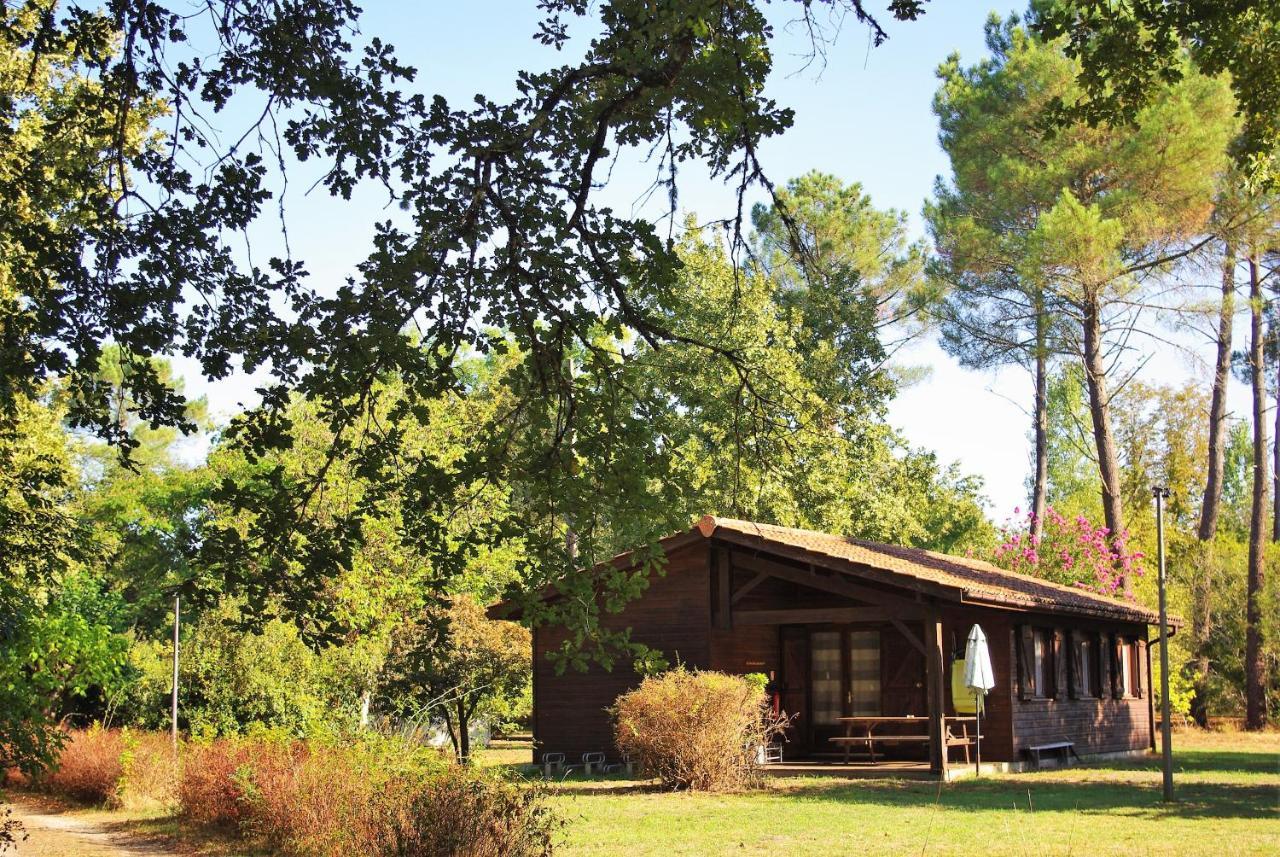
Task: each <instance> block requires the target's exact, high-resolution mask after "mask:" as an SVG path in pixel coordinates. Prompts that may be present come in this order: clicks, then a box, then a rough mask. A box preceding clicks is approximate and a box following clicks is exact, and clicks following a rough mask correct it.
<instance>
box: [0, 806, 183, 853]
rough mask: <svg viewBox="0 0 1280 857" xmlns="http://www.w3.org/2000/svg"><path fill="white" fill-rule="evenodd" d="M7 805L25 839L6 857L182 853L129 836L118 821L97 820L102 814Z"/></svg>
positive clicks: (133, 834)
mask: <svg viewBox="0 0 1280 857" xmlns="http://www.w3.org/2000/svg"><path fill="white" fill-rule="evenodd" d="M11 797H13V798H15V799H14V800H11V801H10V803H9V804H8V805H9V806H12V807H13V817H14V818H16V819H17V820H18V821H20V822H22V825H23V827H25V828H26V834H27V838H26V839H25V840H22V841H19V843H18V849H17V851H16V852H14V851H8V852H5V857H8V855H10V854H16V855H18V857H181V852H179V851H174V850H171V849H170V848H168V847H166V846H165V845H163V844H161V843H158V842H154V841H148V840H146V839H144V838H141V837H139V836H138V834H136V833H130V832H129V831H128V830H126V829H124V828H123V825H121V823H120V822H112V821H110V820H105V819H103V820H99V819H97V818H95V815H101V813H93V812H81V811H74V812H69V811H66V810H64V809H62V808H60V807H58V806H56V805H53V804H44V803H37V802H36V801H34V800H32V799H29V798H25V797H20V796H11Z"/></svg>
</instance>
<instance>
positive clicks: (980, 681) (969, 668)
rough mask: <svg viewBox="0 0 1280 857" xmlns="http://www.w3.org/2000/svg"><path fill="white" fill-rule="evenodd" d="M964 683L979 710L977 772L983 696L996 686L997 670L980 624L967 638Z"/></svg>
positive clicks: (979, 767) (973, 628) (978, 769)
mask: <svg viewBox="0 0 1280 857" xmlns="http://www.w3.org/2000/svg"><path fill="white" fill-rule="evenodd" d="M964 684H965V687H967V688H969V690H971V691H973V697H974V702H975V704H976V707H977V710H978V737H977V739H976V742H977V747H976V750H977V752H976V753H975V754H974V772H975V773H977V772H979V771H980V770H981V765H982V707H983V706H982V698H983V697H984V696H986V695H987V691H989V690H991V688H993V687H995V686H996V676H995V672H994V671H993V670H992V669H991V652H990V651H989V650H988V649H987V635H986V634H984V633H983V632H982V627H981V626H979V625H974V626H973V627H972V628H970V629H969V637H968V639H967V640H965V645H964Z"/></svg>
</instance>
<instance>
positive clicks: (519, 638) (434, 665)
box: [383, 596, 532, 761]
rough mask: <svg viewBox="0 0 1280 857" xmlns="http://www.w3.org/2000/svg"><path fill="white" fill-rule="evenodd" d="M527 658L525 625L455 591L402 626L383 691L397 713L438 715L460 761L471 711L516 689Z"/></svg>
mask: <svg viewBox="0 0 1280 857" xmlns="http://www.w3.org/2000/svg"><path fill="white" fill-rule="evenodd" d="M531 664H532V647H531V645H530V639H529V632H528V630H526V629H525V628H523V627H521V626H520V625H517V624H515V623H514V622H495V621H492V620H490V619H488V618H487V617H486V616H485V615H484V608H483V607H481V606H480V604H478V603H477V602H476V601H475V599H473V598H471V597H469V596H457V597H455V598H454V599H453V601H452V603H450V604H449V605H447V606H435V607H430V608H428V609H427V610H425V611H424V612H423V613H422V615H421V616H420V617H419V618H418V620H417V621H416V622H414V623H412V624H411V625H409V626H407V627H406V628H405V629H404V631H403V632H402V633H401V634H400V636H399V639H398V640H397V641H396V643H395V645H394V647H393V650H392V652H391V657H390V659H389V662H388V665H387V669H386V671H385V680H384V685H383V691H384V694H385V696H386V698H387V699H388V700H389V701H390V703H391V705H392V706H393V707H394V708H395V709H396V710H397V711H398V712H399V713H400V714H402V715H405V716H411V717H421V716H423V715H428V716H429V715H433V714H437V715H439V716H441V717H442V718H443V719H444V722H445V726H446V728H447V729H448V730H449V740H450V741H451V742H452V743H453V750H454V752H455V753H456V754H457V757H458V760H459V761H466V760H467V759H468V758H469V757H470V756H471V740H470V733H469V730H470V726H471V722H472V720H473V719H474V717H475V715H476V713H477V712H478V711H480V710H482V709H483V708H484V707H486V706H489V705H497V704H500V703H501V702H502V701H504V700H509V699H510V698H512V697H515V696H519V695H521V694H522V693H523V691H524V690H525V688H526V687H527V686H528V684H529V681H530V669H531Z"/></svg>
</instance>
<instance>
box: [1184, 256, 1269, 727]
mask: <svg viewBox="0 0 1280 857" xmlns="http://www.w3.org/2000/svg"><path fill="white" fill-rule="evenodd" d="M1235 304H1236V254H1235V248H1234V247H1232V246H1231V244H1230V243H1228V244H1226V245H1225V246H1224V248H1223V255H1222V302H1221V304H1220V305H1219V309H1218V338H1217V352H1218V353H1217V359H1216V360H1215V361H1214V365H1213V394H1212V397H1211V399H1210V404H1209V455H1208V461H1207V463H1206V467H1205V487H1204V500H1203V502H1202V503H1201V506H1200V527H1199V530H1198V531H1197V534H1196V535H1197V537H1198V538H1199V539H1200V561H1199V562H1198V563H1197V564H1196V565H1197V568H1198V570H1199V574H1198V575H1197V578H1196V579H1195V580H1194V582H1193V584H1192V605H1191V641H1192V646H1193V647H1194V654H1193V658H1192V670H1193V671H1194V672H1193V675H1192V682H1193V684H1194V685H1195V694H1194V695H1193V696H1192V697H1191V717H1192V718H1193V719H1194V720H1195V722H1196V723H1198V724H1199V725H1200V726H1201V727H1202V728H1206V727H1208V725H1209V673H1210V670H1211V664H1210V662H1209V638H1210V636H1211V634H1212V632H1213V576H1214V569H1215V567H1216V563H1217V558H1216V557H1215V556H1213V546H1212V545H1211V544H1210V542H1212V541H1213V537H1214V536H1215V535H1216V534H1217V532H1218V515H1219V512H1220V511H1221V509H1222V474H1223V461H1224V458H1225V452H1226V435H1227V383H1228V381H1229V380H1230V377H1231V345H1232V329H1233V327H1234V325H1233V322H1234V321H1235V308H1236V307H1235ZM1278 453H1280V451H1278Z"/></svg>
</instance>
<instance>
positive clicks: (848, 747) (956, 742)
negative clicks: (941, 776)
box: [831, 714, 978, 765]
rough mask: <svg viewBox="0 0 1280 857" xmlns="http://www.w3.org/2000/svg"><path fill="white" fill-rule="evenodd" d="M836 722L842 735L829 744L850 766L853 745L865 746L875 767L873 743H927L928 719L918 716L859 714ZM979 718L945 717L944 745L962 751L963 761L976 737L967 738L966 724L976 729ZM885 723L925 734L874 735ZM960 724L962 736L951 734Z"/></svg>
mask: <svg viewBox="0 0 1280 857" xmlns="http://www.w3.org/2000/svg"><path fill="white" fill-rule="evenodd" d="M838 722H839V723H840V724H842V725H843V726H844V735H838V736H836V737H834V738H832V739H831V743H833V744H837V745H839V746H841V747H843V748H844V762H845V764H846V765H847V764H848V763H849V755H850V753H851V752H852V751H853V747H854V745H856V744H865V745H866V747H867V754H868V755H869V756H870V757H871V764H873V765H874V764H877V760H876V744H877V743H878V744H928V743H929V741H930V738H929V718H928V717H917V716H916V715H914V714H906V715H874V716H872V715H862V716H858V717H841V718H839V719H838ZM977 722H978V718H976V717H944V718H943V724H944V730H943V743H944V745H945V746H946V747H960V746H963V747H964V748H965V759H966V761H967V760H968V755H969V746H970V745H971V744H972V743H973V742H974V740H975V739H976V738H977V734H976V732H975V734H973V735H970V734H969V728H968V724H970V723H973V724H974V725H975V727H976V725H977ZM887 724H910V725H912V726H919V727H921V728H922V729H923V730H924V731H923V734H913V733H890V734H884V733H880V734H877V733H876V729H878V728H879V727H881V726H884V725H887ZM953 724H954V725H960V726H961V729H962V734H961V735H955V734H953V733H952V731H951V727H952V725H953Z"/></svg>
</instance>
